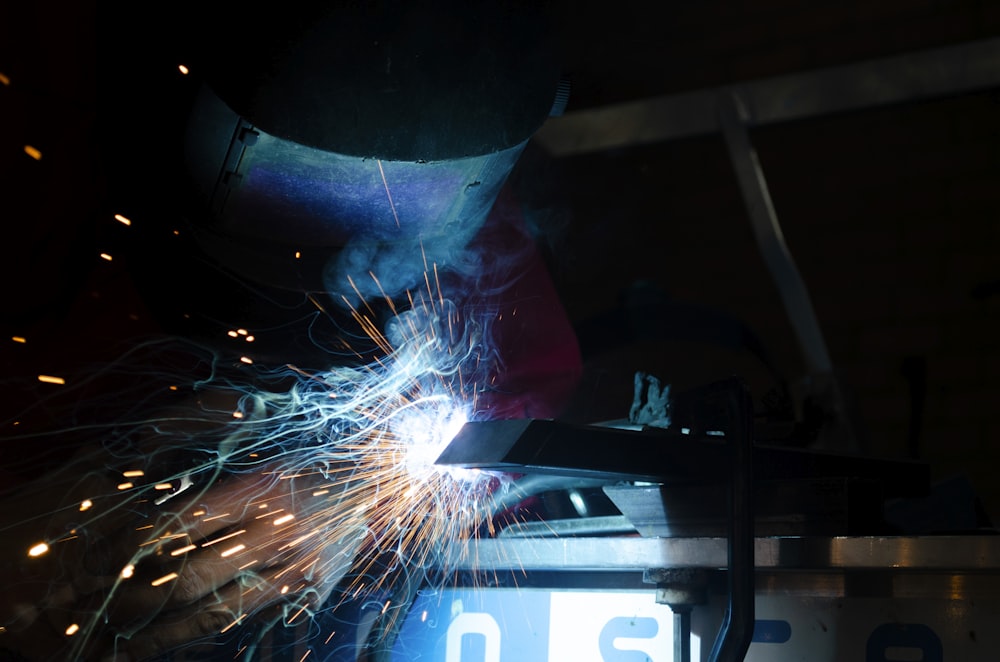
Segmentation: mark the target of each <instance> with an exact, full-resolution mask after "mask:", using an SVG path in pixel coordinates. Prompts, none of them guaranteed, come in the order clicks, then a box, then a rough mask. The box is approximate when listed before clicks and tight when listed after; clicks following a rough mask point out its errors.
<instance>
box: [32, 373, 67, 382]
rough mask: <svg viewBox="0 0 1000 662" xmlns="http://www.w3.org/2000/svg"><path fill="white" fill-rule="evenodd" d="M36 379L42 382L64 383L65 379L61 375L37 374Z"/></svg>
mask: <svg viewBox="0 0 1000 662" xmlns="http://www.w3.org/2000/svg"><path fill="white" fill-rule="evenodd" d="M38 381H40V382H44V383H46V384H65V383H66V380H65V379H64V378H63V377H54V376H53V375H38Z"/></svg>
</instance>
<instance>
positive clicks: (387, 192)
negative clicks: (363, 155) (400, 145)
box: [375, 159, 400, 228]
mask: <svg viewBox="0 0 1000 662" xmlns="http://www.w3.org/2000/svg"><path fill="white" fill-rule="evenodd" d="M375 162H376V163H378V172H379V174H380V175H382V185H383V186H385V197H386V198H388V199H389V208H390V209H391V210H392V217H393V218H394V219H395V220H396V227H397V228H398V227H400V226H399V214H397V213H396V203H394V202H393V201H392V192H391V191H390V190H389V182H388V180H386V178H385V170H384V169H383V168H382V159H375Z"/></svg>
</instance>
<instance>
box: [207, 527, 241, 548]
mask: <svg viewBox="0 0 1000 662" xmlns="http://www.w3.org/2000/svg"><path fill="white" fill-rule="evenodd" d="M246 532H247V530H246V529H240V530H239V531H233V532H232V533H227V534H226V535H224V536H220V537H218V538H216V539H214V540H209V541H208V542H203V543H201V546H202V547H210V546H212V545H214V544H216V543H219V542H222V541H223V540H229V539H230V538H235V537H236V536H238V535H240V534H242V533H246Z"/></svg>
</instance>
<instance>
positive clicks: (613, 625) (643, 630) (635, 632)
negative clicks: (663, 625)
mask: <svg viewBox="0 0 1000 662" xmlns="http://www.w3.org/2000/svg"><path fill="white" fill-rule="evenodd" d="M659 629H660V624H659V623H657V622H656V619H655V618H649V617H648V616H646V617H638V616H637V617H635V618H628V617H626V616H618V617H616V618H612V619H611V620H610V621H608V623H607V625H605V626H604V629H602V630H601V637H600V647H601V659H602V660H604V662H647V660H649V654H648V653H644V652H642V651H638V650H622V649H620V648H616V647H615V643H614V642H615V639H652V638H653V637H655V636H656V633H657V632H658V631H659Z"/></svg>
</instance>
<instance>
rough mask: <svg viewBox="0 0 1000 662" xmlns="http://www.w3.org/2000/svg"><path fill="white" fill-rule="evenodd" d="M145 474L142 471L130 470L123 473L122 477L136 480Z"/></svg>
mask: <svg viewBox="0 0 1000 662" xmlns="http://www.w3.org/2000/svg"><path fill="white" fill-rule="evenodd" d="M145 475H146V472H145V471H143V470H142V469H130V470H129V471H123V472H122V477H124V478H138V477H139V476H145Z"/></svg>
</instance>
